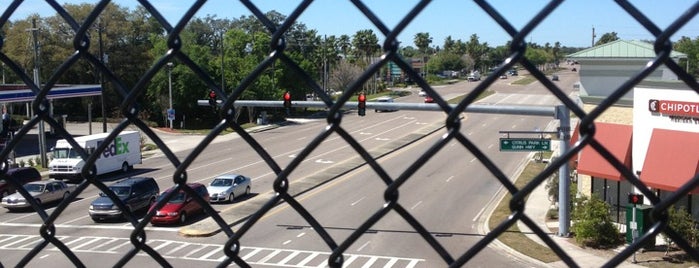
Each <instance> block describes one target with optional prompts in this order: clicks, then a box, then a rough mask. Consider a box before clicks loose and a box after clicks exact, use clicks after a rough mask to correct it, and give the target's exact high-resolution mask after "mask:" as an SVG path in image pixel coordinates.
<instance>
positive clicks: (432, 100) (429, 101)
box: [425, 95, 434, 103]
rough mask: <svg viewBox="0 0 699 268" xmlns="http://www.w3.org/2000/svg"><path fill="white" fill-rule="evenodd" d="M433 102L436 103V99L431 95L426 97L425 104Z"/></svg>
mask: <svg viewBox="0 0 699 268" xmlns="http://www.w3.org/2000/svg"><path fill="white" fill-rule="evenodd" d="M433 102H434V99H433V98H432V96H430V95H427V96H425V103H433Z"/></svg>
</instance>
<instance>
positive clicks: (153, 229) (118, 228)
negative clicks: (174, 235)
mask: <svg viewBox="0 0 699 268" xmlns="http://www.w3.org/2000/svg"><path fill="white" fill-rule="evenodd" d="M0 226H7V227H33V228H40V227H41V226H42V224H34V223H7V222H4V223H0ZM55 226H56V227H60V228H76V229H107V230H128V231H132V230H133V226H131V225H129V226H119V225H107V224H105V225H72V224H56V225H55ZM145 230H147V231H162V232H179V231H180V230H179V228H168V227H150V226H146V227H145Z"/></svg>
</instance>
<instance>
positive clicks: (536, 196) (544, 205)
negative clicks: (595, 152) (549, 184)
mask: <svg viewBox="0 0 699 268" xmlns="http://www.w3.org/2000/svg"><path fill="white" fill-rule="evenodd" d="M551 147H552V148H551V149H552V150H553V151H554V154H555V152H556V150H558V144H557V143H552V146H551ZM550 205H551V201H549V199H548V193H547V191H546V184H544V183H542V184H540V185H539V186H538V187H536V188H535V189H534V191H532V193H531V194H530V195H529V198H528V199H527V202H526V203H525V208H524V211H525V213H526V215H527V216H528V217H530V218H531V219H532V220H533V221H534V222H536V225H537V226H538V227H539V228H541V229H542V230H544V232H546V233H547V234H549V238H551V239H552V240H553V241H554V242H555V243H556V244H557V245H558V246H560V247H561V248H562V249H563V250H564V251H565V253H566V254H568V256H570V257H571V259H572V260H573V261H574V262H576V263H577V264H578V265H579V266H580V267H602V266H604V265H605V264H606V263H607V262H608V261H609V259H608V258H607V257H606V256H599V255H596V254H594V253H593V252H591V251H588V250H585V249H583V248H581V247H580V246H578V245H576V244H575V243H574V241H570V240H569V239H570V238H566V237H561V236H558V234H556V233H554V232H552V231H551V228H558V220H555V221H547V220H546V219H547V216H546V214H547V213H548V210H549V208H550ZM571 226H572V224H571ZM517 227H518V228H519V230H520V231H521V232H522V233H524V234H525V235H526V236H527V237H528V238H529V239H531V240H532V241H534V242H536V243H539V244H541V245H543V246H545V247H548V245H546V244H545V243H544V241H543V240H541V238H539V236H537V235H536V234H534V232H533V231H532V230H531V229H530V228H529V227H528V226H527V225H525V224H524V223H522V222H521V221H518V222H517ZM569 227H570V226H569ZM568 230H569V231H570V228H569V229H568ZM542 266H547V267H568V266H567V265H566V263H564V262H563V261H557V262H553V263H548V264H545V263H542ZM617 267H645V266H641V265H637V264H633V263H631V262H630V259H629V260H627V261H626V262H623V263H621V264H619V265H618V266H617Z"/></svg>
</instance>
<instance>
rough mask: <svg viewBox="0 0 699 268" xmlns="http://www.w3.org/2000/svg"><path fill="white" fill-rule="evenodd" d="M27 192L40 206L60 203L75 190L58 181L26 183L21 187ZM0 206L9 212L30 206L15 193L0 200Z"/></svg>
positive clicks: (19, 194)
mask: <svg viewBox="0 0 699 268" xmlns="http://www.w3.org/2000/svg"><path fill="white" fill-rule="evenodd" d="M23 188H24V189H25V190H27V192H29V194H30V195H31V196H32V198H34V200H36V202H37V203H38V204H39V205H41V204H44V203H51V202H56V201H61V200H63V199H66V198H68V195H70V192H72V191H73V190H75V186H72V185H71V186H69V185H68V184H66V183H65V182H63V181H60V180H45V181H35V182H30V183H27V184H25V185H24V186H23ZM2 206H3V207H5V208H7V209H9V210H17V209H24V208H30V207H31V204H30V203H29V202H27V200H26V199H25V198H24V196H22V194H21V193H19V192H17V193H14V194H11V195H9V196H7V197H4V198H3V199H2Z"/></svg>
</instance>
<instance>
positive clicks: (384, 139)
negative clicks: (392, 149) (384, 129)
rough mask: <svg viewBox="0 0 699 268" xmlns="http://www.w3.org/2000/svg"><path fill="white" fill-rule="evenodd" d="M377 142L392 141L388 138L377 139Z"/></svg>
mask: <svg viewBox="0 0 699 268" xmlns="http://www.w3.org/2000/svg"><path fill="white" fill-rule="evenodd" d="M375 140H377V141H390V140H391V139H388V138H376V139H375Z"/></svg>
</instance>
